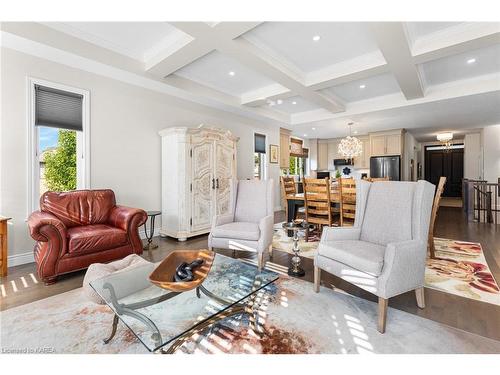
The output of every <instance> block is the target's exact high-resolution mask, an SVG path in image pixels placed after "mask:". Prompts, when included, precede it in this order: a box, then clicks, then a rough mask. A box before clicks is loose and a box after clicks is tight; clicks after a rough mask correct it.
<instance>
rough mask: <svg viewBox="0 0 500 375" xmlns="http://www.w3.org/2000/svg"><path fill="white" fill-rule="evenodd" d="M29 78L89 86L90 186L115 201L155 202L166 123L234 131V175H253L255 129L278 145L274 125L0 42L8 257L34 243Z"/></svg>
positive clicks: (271, 171) (0, 185) (2, 195)
mask: <svg viewBox="0 0 500 375" xmlns="http://www.w3.org/2000/svg"><path fill="white" fill-rule="evenodd" d="M28 76H31V77H36V78H42V79H45V80H48V81H53V82H58V83H62V84H66V85H69V86H74V87H79V88H83V89H86V90H89V91H90V102H91V104H90V106H91V109H90V112H91V121H90V127H91V132H90V137H91V141H90V143H91V153H90V157H91V188H111V189H113V190H114V191H115V193H116V198H117V202H118V203H120V204H124V205H129V206H132V207H141V208H144V209H160V208H161V196H160V194H161V186H160V181H161V180H160V173H161V172H160V166H161V164H160V163H161V160H160V155H161V150H160V137H159V135H158V131H159V130H161V129H163V128H165V127H169V126H197V125H198V124H200V123H205V124H207V125H213V126H215V127H221V128H225V129H229V130H230V131H231V132H233V133H234V134H235V135H236V136H238V137H240V140H239V143H238V160H237V161H238V178H240V179H244V178H252V176H253V151H254V144H253V133H254V131H258V132H259V133H263V134H266V135H267V142H268V144H269V143H273V144H279V128H278V127H277V126H268V125H265V124H261V123H257V122H256V121H253V120H249V119H246V118H242V117H240V116H236V115H232V114H229V113H226V112H221V111H217V110H215V109H210V108H207V107H203V106H201V105H197V104H193V103H188V102H185V101H183V100H180V99H177V98H173V97H171V96H168V95H165V94H161V93H157V92H153V91H150V90H147V89H143V88H140V87H136V86H133V85H130V84H126V83H122V82H119V81H116V80H112V79H109V78H105V77H102V76H99V75H96V74H92V73H87V72H84V71H81V70H78V69H74V68H71V67H67V66H65V65H60V64H56V63H53V62H50V61H48V60H44V59H40V58H36V57H33V56H29V55H26V54H23V53H20V52H17V51H13V50H10V49H7V48H2V49H1V78H2V82H1V130H0V146H1V150H0V158H1V159H0V215H4V216H9V217H12V218H13V219H12V220H11V221H10V223H9V225H10V226H9V255H16V254H17V255H19V254H31V252H32V249H33V245H34V241H32V240H31V238H30V236H29V234H28V229H27V225H26V222H25V220H26V218H27V215H28V206H27V195H28V186H27V174H28V165H27V153H28V150H27V139H28V135H27V124H26V102H27V99H26V87H27V85H26V79H27V77H28ZM268 176H269V177H271V178H274V179H275V182H276V183H275V185H276V193H275V197H276V198H275V202H276V205H279V185H278V181H279V166H278V164H270V165H268ZM11 260H12V259H11Z"/></svg>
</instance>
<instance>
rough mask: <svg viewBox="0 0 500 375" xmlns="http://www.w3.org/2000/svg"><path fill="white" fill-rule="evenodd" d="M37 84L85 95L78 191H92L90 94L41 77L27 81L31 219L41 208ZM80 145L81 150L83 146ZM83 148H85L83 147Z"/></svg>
mask: <svg viewBox="0 0 500 375" xmlns="http://www.w3.org/2000/svg"><path fill="white" fill-rule="evenodd" d="M35 85H41V86H46V87H51V88H54V89H58V90H62V91H69V92H73V93H77V94H80V95H82V96H83V103H82V127H83V131H82V132H81V133H80V132H78V133H80V134H78V138H79V141H78V142H77V153H78V155H77V164H78V168H77V173H78V174H79V176H78V178H77V181H78V186H77V188H78V189H90V187H91V184H90V91H88V90H85V89H81V88H77V87H72V86H67V85H64V84H61V83H56V82H51V81H46V80H44V79H40V78H34V77H27V78H26V109H27V110H26V127H27V134H28V151H27V152H28V155H27V160H28V168H27V171H28V175H27V181H28V185H27V202H28V205H27V210H28V212H27V217H28V216H29V215H30V214H31V213H32V212H33V211H35V210H37V209H38V204H37V202H38V199H39V197H38V193H39V192H38V189H36V188H35V184H39V181H38V176H35V168H37V166H36V165H35V163H36V162H37V161H38V145H37V144H36V142H37V129H36V127H35ZM79 146H80V147H79ZM81 146H83V147H81Z"/></svg>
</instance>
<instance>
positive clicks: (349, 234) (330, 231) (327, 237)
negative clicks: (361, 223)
mask: <svg viewBox="0 0 500 375" xmlns="http://www.w3.org/2000/svg"><path fill="white" fill-rule="evenodd" d="M360 236H361V228H357V227H324V228H323V234H322V235H321V242H323V243H325V242H328V241H343V240H359V237H360Z"/></svg>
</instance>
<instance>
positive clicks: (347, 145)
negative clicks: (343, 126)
mask: <svg viewBox="0 0 500 375" xmlns="http://www.w3.org/2000/svg"><path fill="white" fill-rule="evenodd" d="M347 125H349V135H348V136H347V137H345V138H344V139H342V140H341V141H340V144H339V154H340V155H342V156H343V157H344V158H346V159H352V158H355V157H357V156H359V155H361V153H362V152H363V144H362V143H361V141H360V140H359V139H358V138H356V137H353V136H352V135H351V127H352V125H354V123H353V122H350V123H348V124H347Z"/></svg>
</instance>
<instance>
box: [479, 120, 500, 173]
mask: <svg viewBox="0 0 500 375" xmlns="http://www.w3.org/2000/svg"><path fill="white" fill-rule="evenodd" d="M483 152H484V179H485V180H486V181H488V182H497V181H498V178H499V177H500V125H493V126H487V127H485V128H484V129H483Z"/></svg>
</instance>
